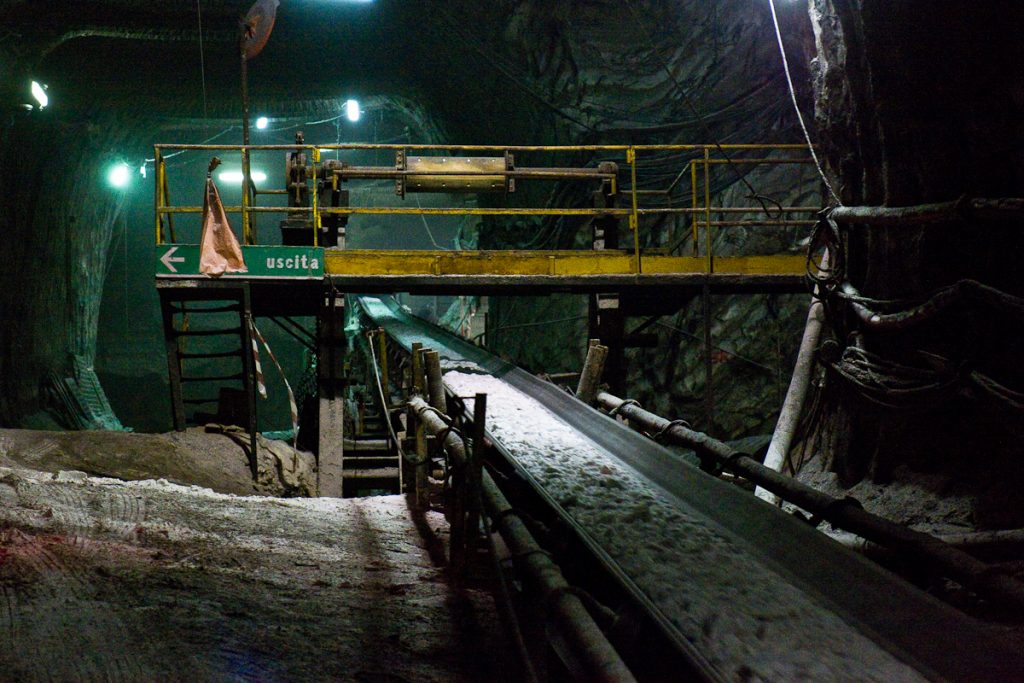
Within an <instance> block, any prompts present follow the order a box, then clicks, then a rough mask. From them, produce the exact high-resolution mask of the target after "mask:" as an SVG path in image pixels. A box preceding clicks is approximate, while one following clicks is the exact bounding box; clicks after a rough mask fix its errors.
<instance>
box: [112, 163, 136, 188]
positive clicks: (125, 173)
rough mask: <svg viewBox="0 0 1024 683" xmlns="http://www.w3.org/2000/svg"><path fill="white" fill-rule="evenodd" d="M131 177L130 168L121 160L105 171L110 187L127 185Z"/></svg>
mask: <svg viewBox="0 0 1024 683" xmlns="http://www.w3.org/2000/svg"><path fill="white" fill-rule="evenodd" d="M131 179H132V170H131V169H130V168H129V167H128V164H126V163H124V162H123V161H121V162H118V163H116V164H114V165H113V166H111V167H110V170H109V171H107V182H108V183H110V186H111V187H116V188H117V189H122V188H125V187H128V183H130V182H131Z"/></svg>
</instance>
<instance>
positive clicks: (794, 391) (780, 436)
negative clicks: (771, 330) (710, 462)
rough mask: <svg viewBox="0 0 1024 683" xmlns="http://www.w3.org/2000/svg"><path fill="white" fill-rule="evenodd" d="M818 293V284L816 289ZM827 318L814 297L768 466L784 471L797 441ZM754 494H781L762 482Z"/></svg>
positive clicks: (771, 498) (824, 264) (824, 261)
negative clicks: (797, 429)
mask: <svg viewBox="0 0 1024 683" xmlns="http://www.w3.org/2000/svg"><path fill="white" fill-rule="evenodd" d="M827 269H828V252H827V251H826V252H825V254H824V255H823V256H822V257H821V265H819V266H818V270H819V271H825V270H827ZM814 294H815V296H817V295H818V289H817V287H816V288H815V290H814ZM824 321H825V310H824V308H823V307H822V305H821V300H820V299H817V298H815V299H811V306H810V308H809V309H808V310H807V324H805V325H804V334H803V337H802V338H801V340H800V351H799V352H798V353H797V356H796V365H795V366H794V367H793V374H792V376H791V377H790V380H789V389H787V390H786V398H785V399H784V400H783V402H782V409H781V410H780V411H779V419H778V421H776V423H775V431H774V432H773V433H772V441H771V443H770V444H768V453H767V454H765V456H764V466H765V467H767V468H769V469H772V470H775V471H776V472H781V471H782V466H783V464H784V463H785V462H786V456H788V455H789V449H790V448H791V447H792V445H793V438H794V436H795V435H796V428H797V425H798V424H799V423H800V416H801V414H802V413H803V409H804V403H805V402H806V401H807V392H808V390H809V388H810V386H811V374H812V372H813V370H814V354H815V351H816V350H817V348H818V339H819V338H820V337H821V326H822V323H824ZM754 495H755V496H757V497H758V498H760V499H762V500H765V501H767V502H769V503H771V504H772V505H779V504H781V501H780V500H779V497H778V496H776V495H775V494H774V493H772V492H770V491H766V490H765V489H763V488H761V487H760V486H758V487H757V488H756V489H754Z"/></svg>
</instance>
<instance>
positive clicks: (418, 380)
mask: <svg viewBox="0 0 1024 683" xmlns="http://www.w3.org/2000/svg"><path fill="white" fill-rule="evenodd" d="M412 385H413V392H414V393H416V394H419V395H421V396H424V395H426V393H427V382H426V375H425V374H424V368H423V344H421V343H419V342H414V343H413V345H412ZM414 413H415V411H412V410H410V411H409V415H410V418H411V419H412V420H413V423H412V424H414V425H415V434H416V468H415V470H414V472H413V504H414V505H415V506H416V507H417V508H419V509H421V510H424V509H426V508H427V506H428V505H429V504H430V499H429V496H430V488H429V481H428V477H429V475H430V458H429V454H428V452H427V432H426V429H425V428H424V427H423V421H422V420H419V419H417V418H416V417H415V416H414Z"/></svg>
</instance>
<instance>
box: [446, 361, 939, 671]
mask: <svg viewBox="0 0 1024 683" xmlns="http://www.w3.org/2000/svg"><path fill="white" fill-rule="evenodd" d="M444 380H445V383H446V384H447V385H448V386H449V387H450V388H451V390H452V391H454V392H455V393H456V394H458V395H460V396H470V395H473V394H476V393H486V394H488V401H487V429H488V430H489V431H490V433H491V434H492V435H494V436H495V437H496V438H497V439H498V440H499V441H500V442H501V443H502V444H503V445H504V446H505V447H506V448H507V449H508V451H509V452H510V453H511V454H512V455H513V456H514V457H515V458H516V460H517V461H518V462H519V463H520V464H521V465H522V466H523V467H524V468H525V469H526V470H527V471H528V472H529V473H530V474H531V475H532V476H533V477H534V478H535V479H536V480H537V481H538V482H540V484H541V485H542V486H543V487H544V489H545V490H546V491H547V492H548V493H549V494H550V495H551V496H552V497H553V498H554V499H555V500H556V501H557V502H558V503H559V505H561V506H562V508H563V509H564V510H565V511H566V512H567V513H568V514H569V515H570V516H572V517H573V518H574V519H575V520H576V521H577V522H578V523H579V524H580V525H581V526H582V527H583V528H585V529H586V530H587V533H588V534H589V535H590V536H591V537H592V538H593V539H594V540H595V541H596V542H597V543H598V545H600V546H601V547H602V548H603V549H604V550H605V551H606V552H607V553H608V554H609V555H610V556H611V557H612V559H613V560H614V561H615V562H616V563H617V564H618V565H619V566H620V567H622V569H623V570H624V571H625V572H626V574H627V575H629V576H630V578H632V580H633V581H634V582H635V583H636V584H637V586H638V587H639V588H640V589H641V590H642V591H643V592H644V593H645V594H646V595H647V596H648V597H649V598H650V599H651V601H652V602H653V603H654V604H655V605H657V606H658V608H659V609H660V610H661V611H662V612H663V613H664V614H665V616H666V617H668V619H669V620H671V621H672V622H673V623H674V624H675V625H676V626H677V627H678V628H679V630H680V631H681V632H682V633H683V634H684V635H685V636H686V637H687V638H688V639H689V640H690V641H691V642H693V643H694V644H696V646H697V647H698V648H699V649H700V650H701V651H702V652H703V653H704V654H705V656H706V657H707V658H708V659H709V660H710V661H711V663H712V664H715V665H716V666H718V667H719V668H721V670H722V671H724V672H725V673H726V674H728V675H731V676H733V677H734V678H735V679H737V680H744V681H749V680H766V681H799V680H808V681H819V680H829V681H878V682H883V681H884V682H890V681H919V680H924V679H922V678H921V676H920V675H919V674H918V673H917V672H916V671H915V670H914V669H912V668H911V667H909V666H907V665H906V664H904V663H902V662H900V661H899V660H897V659H896V658H895V657H894V656H892V655H891V654H889V653H888V652H886V651H885V650H883V649H882V648H881V647H880V646H879V645H877V644H875V643H874V642H872V641H871V640H870V639H868V638H866V637H865V636H863V635H861V634H860V633H859V632H858V631H857V630H856V629H855V628H854V627H852V626H850V625H849V624H847V623H846V622H845V621H843V620H842V619H841V618H840V617H838V616H836V615H835V614H834V613H832V612H831V611H829V610H828V609H827V608H825V607H823V606H821V605H819V604H818V603H817V602H815V601H814V600H813V599H812V598H810V597H809V596H808V595H806V594H805V593H804V592H802V591H801V590H800V589H799V588H797V587H795V586H793V585H792V584H791V583H789V582H788V581H787V580H786V579H785V578H784V577H782V576H781V575H779V574H777V573H776V572H774V571H772V570H771V569H769V568H767V567H765V566H764V565H763V564H761V562H760V561H759V559H758V558H757V557H756V556H755V555H754V554H752V553H751V552H750V551H748V550H747V549H746V547H745V546H744V545H743V543H742V542H740V541H738V540H736V539H735V538H734V537H732V536H730V535H729V534H728V533H727V532H725V531H724V530H722V529H720V528H718V527H717V526H715V525H714V523H713V522H710V521H709V520H708V519H707V518H706V517H704V516H703V515H701V514H699V513H697V512H696V511H695V510H693V509H691V508H688V507H686V506H685V505H684V504H682V503H681V502H679V501H675V500H670V498H669V497H668V495H667V494H665V493H663V492H661V491H659V490H658V489H657V488H655V487H653V486H651V485H650V484H648V483H647V482H646V481H645V480H643V479H642V478H641V477H640V476H638V475H637V474H635V473H634V472H632V471H631V470H629V469H628V468H626V467H624V466H623V465H621V464H620V463H619V461H617V460H616V459H615V458H614V456H612V455H611V454H609V453H608V452H607V451H605V450H603V449H601V448H600V447H598V446H597V445H596V444H594V443H593V442H591V441H589V440H588V439H586V438H585V437H584V436H582V435H581V434H580V433H579V432H577V431H575V430H574V429H573V428H572V427H570V426H569V425H568V424H567V423H566V422H564V421H563V420H561V419H560V418H558V417H556V416H555V415H554V414H553V413H551V412H550V411H548V410H547V409H546V408H544V407H543V406H542V405H541V404H540V403H538V402H537V401H535V400H534V399H532V398H530V397H529V396H527V395H526V394H524V393H522V392H520V391H518V390H516V389H514V388H512V387H510V386H509V385H507V384H506V383H504V382H502V381H501V380H499V379H496V378H494V377H492V376H490V375H483V374H475V373H473V374H470V373H466V372H460V371H454V370H453V371H449V372H447V373H446V374H445V375H444ZM680 466H683V465H680Z"/></svg>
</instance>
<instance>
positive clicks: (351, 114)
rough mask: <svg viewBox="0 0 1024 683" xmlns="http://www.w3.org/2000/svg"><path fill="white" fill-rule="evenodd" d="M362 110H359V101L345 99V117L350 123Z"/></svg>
mask: <svg viewBox="0 0 1024 683" xmlns="http://www.w3.org/2000/svg"><path fill="white" fill-rule="evenodd" d="M361 113H362V112H360V111H359V102H357V101H356V100H347V101H346V102H345V118H347V119H348V120H349V121H351V122H352V123H355V122H356V121H358V120H359V115H360V114H361Z"/></svg>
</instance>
